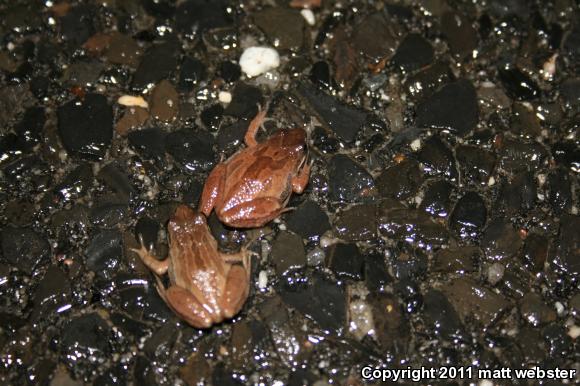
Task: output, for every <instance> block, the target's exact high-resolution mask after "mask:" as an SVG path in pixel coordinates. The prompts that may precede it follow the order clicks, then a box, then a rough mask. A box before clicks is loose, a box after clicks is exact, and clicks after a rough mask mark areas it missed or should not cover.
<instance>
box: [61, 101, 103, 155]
mask: <svg viewBox="0 0 580 386" xmlns="http://www.w3.org/2000/svg"><path fill="white" fill-rule="evenodd" d="M58 133H59V135H60V139H61V141H62V143H63V145H64V147H65V148H66V150H67V151H69V152H70V153H73V154H76V155H79V156H80V157H81V158H86V159H101V158H103V156H104V155H105V152H106V151H107V149H108V148H109V146H110V144H111V139H112V138H113V109H112V108H111V106H110V105H109V104H108V103H107V98H105V97H104V96H103V95H100V94H87V95H86V96H85V98H84V99H83V100H82V101H80V100H77V99H75V100H72V101H70V102H68V103H65V104H64V105H63V106H61V107H59V108H58Z"/></svg>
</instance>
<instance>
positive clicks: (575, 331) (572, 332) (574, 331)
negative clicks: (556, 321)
mask: <svg viewBox="0 0 580 386" xmlns="http://www.w3.org/2000/svg"><path fill="white" fill-rule="evenodd" d="M568 336H569V337H570V338H572V339H576V338H578V337H579V336H580V327H579V326H576V325H573V326H571V327H570V329H569V330H568Z"/></svg>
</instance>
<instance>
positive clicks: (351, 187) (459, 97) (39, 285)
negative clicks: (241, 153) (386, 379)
mask: <svg viewBox="0 0 580 386" xmlns="http://www.w3.org/2000/svg"><path fill="white" fill-rule="evenodd" d="M322 3H323V4H322V7H321V8H316V9H314V10H313V11H314V15H315V17H316V24H315V25H314V26H310V25H308V24H307V23H306V22H305V19H304V18H303V17H302V16H301V14H300V12H299V10H297V9H293V8H290V7H288V1H286V0H284V1H282V0H271V1H243V2H233V1H232V2H228V1H226V0H212V1H209V0H207V1H204V0H185V1H180V2H175V1H169V0H167V1H166V0H159V1H152V0H143V1H138V0H126V1H121V0H110V1H103V0H93V1H85V2H83V1H70V2H66V1H64V2H55V3H54V4H53V3H52V2H50V1H46V2H42V1H34V0H30V1H12V2H2V3H0V41H1V46H0V229H1V232H0V243H1V249H0V299H1V302H0V382H1V383H2V384H14V385H16V384H52V385H76V384H83V383H93V384H95V385H117V384H120V385H122V384H135V385H153V384H163V385H169V384H175V383H178V384H179V383H181V384H183V383H185V384H189V385H192V384H202V383H207V384H214V385H233V384H256V385H257V384H276V385H282V384H288V385H302V384H315V385H317V386H323V385H326V384H327V383H330V384H340V385H346V384H348V385H356V384H361V383H362V382H361V381H360V377H359V371H360V368H361V367H362V366H363V365H364V364H371V365H373V366H378V367H384V368H406V367H407V366H413V367H418V366H422V365H423V366H434V367H439V366H443V365H446V366H466V365H471V366H473V368H474V369H482V368H489V369H500V368H502V367H511V368H519V367H529V366H532V365H538V366H540V367H542V368H545V369H549V368H555V367H559V368H567V369H576V370H580V364H579V362H580V355H579V342H578V339H577V336H578V335H579V334H580V332H579V329H580V291H579V278H580V217H579V215H578V172H579V170H580V147H579V143H578V141H579V138H578V127H579V126H580V77H579V70H580V60H579V59H580V23H579V20H580V12H579V8H578V2H575V1H573V0H555V1H539V0H538V1H524V0H509V1H499V0H489V1H487V2H486V3H485V4H476V5H474V4H473V3H474V2H470V1H459V2H455V1H448V2H446V1H444V0H424V1H420V0H416V1H400V2H396V1H366V2H365V1H349V0H345V1H342V2H333V1H326V0H325V1H323V2H322ZM478 3H483V2H478ZM250 45H268V46H273V45H275V46H276V47H277V49H278V51H279V53H280V55H281V65H280V67H279V68H278V69H276V70H275V71H273V72H272V73H271V74H269V75H267V76H260V77H258V78H254V79H247V78H246V77H245V76H244V75H243V74H242V73H241V71H240V67H239V66H238V64H237V61H238V59H239V57H240V55H241V52H242V51H243V48H245V47H247V46H250ZM150 85H153V86H154V87H153V88H151V87H149V86H150ZM147 90H149V91H147ZM220 91H229V92H231V93H232V95H233V99H232V101H231V103H229V104H228V105H225V104H220V103H219V101H218V98H217V97H218V94H219V92H220ZM125 94H131V95H141V94H142V95H143V97H144V99H146V100H148V101H149V108H148V109H144V108H138V107H125V106H122V105H120V104H119V103H117V100H118V98H119V97H120V96H122V95H125ZM168 101H171V102H172V103H167V102H168ZM266 101H271V104H270V112H269V115H270V116H271V117H272V118H273V119H272V120H271V121H269V122H268V123H267V124H266V128H267V131H268V132H270V133H271V132H274V131H275V130H277V129H278V128H283V127H294V126H303V127H305V128H307V129H308V130H309V133H310V157H311V159H312V160H313V162H314V163H313V171H312V176H311V179H310V184H309V186H308V188H307V190H306V192H305V194H303V195H301V196H296V195H295V196H293V198H292V200H291V202H290V206H292V207H295V208H296V209H295V210H294V211H292V212H289V213H287V214H285V215H284V216H283V217H282V218H281V219H280V220H279V221H275V222H273V223H271V224H268V226H267V227H265V228H264V229H262V231H263V233H264V234H265V236H263V237H262V238H261V239H260V240H258V241H256V242H254V243H253V244H252V246H251V248H252V249H253V250H254V251H255V252H256V257H255V258H254V270H253V271H254V272H253V276H252V290H251V295H250V297H249V299H248V302H247V303H246V305H245V307H244V309H243V310H242V312H241V313H240V314H239V315H238V316H237V317H236V318H235V319H234V320H233V321H232V322H227V323H224V324H221V325H217V326H215V327H214V328H212V329H211V330H208V331H199V330H196V329H193V328H191V327H189V326H187V325H184V324H183V323H181V322H179V320H178V319H177V318H176V317H175V316H174V315H173V314H172V313H171V312H170V311H169V310H168V309H167V307H166V306H165V305H164V303H163V302H162V301H161V300H160V298H159V296H158V295H157V293H156V291H155V288H154V287H153V285H152V284H153V283H154V281H153V277H152V276H151V274H150V273H149V272H148V271H147V269H145V267H144V266H143V265H142V264H141V263H140V261H139V260H138V258H137V257H136V256H135V255H134V254H133V253H132V252H131V251H130V248H133V247H136V245H137V242H136V235H139V234H140V235H143V237H144V239H145V240H146V241H147V242H152V243H154V245H155V248H156V251H157V253H158V254H159V255H163V254H164V253H165V252H166V250H167V239H166V234H165V225H166V222H167V219H168V217H169V215H170V214H171V212H172V210H173V209H174V208H175V206H176V205H177V204H178V203H182V202H185V203H188V204H191V205H194V206H195V204H196V203H197V201H198V199H199V195H200V190H201V187H202V185H203V183H204V180H205V178H206V176H207V174H208V172H209V171H210V170H211V169H212V167H213V166H214V165H215V164H216V163H217V162H219V160H220V158H222V157H227V156H229V155H231V154H233V152H235V151H236V150H237V149H239V148H241V147H242V144H241V143H242V142H241V140H242V138H243V134H244V131H245V129H246V127H247V125H248V119H249V118H251V117H253V116H254V114H255V113H256V111H257V104H258V103H260V104H264V103H265V102H266ZM266 135H268V133H262V136H263V137H265V136H266ZM209 223H210V225H211V228H212V231H213V233H214V234H215V235H216V238H217V239H218V240H219V242H220V247H221V248H222V249H224V250H229V251H234V250H237V249H239V248H240V246H241V245H242V244H245V243H246V242H247V241H248V240H250V239H252V238H253V237H254V236H255V232H256V231H252V232H240V231H234V230H231V229H226V228H224V227H223V226H222V225H221V224H220V223H219V221H218V220H217V219H216V218H215V216H212V217H210V219H209ZM576 380H578V378H577V379H576ZM454 383H462V382H461V381H459V380H455V381H451V382H450V384H454ZM521 383H525V382H521ZM531 383H535V382H531ZM545 384H561V383H560V382H559V381H553V382H552V383H550V382H545Z"/></svg>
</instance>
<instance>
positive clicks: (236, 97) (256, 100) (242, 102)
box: [224, 83, 264, 118]
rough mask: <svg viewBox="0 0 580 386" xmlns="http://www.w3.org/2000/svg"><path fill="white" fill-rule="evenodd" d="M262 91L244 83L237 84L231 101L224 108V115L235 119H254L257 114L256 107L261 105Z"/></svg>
mask: <svg viewBox="0 0 580 386" xmlns="http://www.w3.org/2000/svg"><path fill="white" fill-rule="evenodd" d="M263 101H264V100H263V97H262V91H260V89H259V88H257V87H254V86H249V85H247V84H245V83H238V84H237V85H236V87H235V88H234V91H233V92H232V101H231V102H230V104H229V105H228V107H226V109H225V111H224V114H225V115H231V116H234V117H237V118H254V117H255V116H256V114H257V113H258V105H260V106H261V105H262V103H263Z"/></svg>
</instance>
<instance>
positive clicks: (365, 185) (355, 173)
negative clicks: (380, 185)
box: [328, 154, 375, 202]
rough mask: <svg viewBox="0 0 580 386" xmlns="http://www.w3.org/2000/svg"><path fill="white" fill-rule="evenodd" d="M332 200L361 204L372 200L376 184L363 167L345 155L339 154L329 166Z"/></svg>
mask: <svg viewBox="0 0 580 386" xmlns="http://www.w3.org/2000/svg"><path fill="white" fill-rule="evenodd" d="M328 169H329V172H328V178H329V180H330V182H329V190H330V192H329V193H330V199H331V200H333V201H346V202H359V201H364V200H368V199H370V198H372V191H373V190H374V186H375V182H374V181H373V177H372V176H371V175H370V174H369V172H367V171H366V170H365V169H364V168H363V167H362V166H360V165H359V164H357V163H356V162H354V161H353V160H351V159H350V158H349V157H348V156H346V155H344V154H337V155H335V156H334V157H332V159H331V160H330V164H329V166H328Z"/></svg>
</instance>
